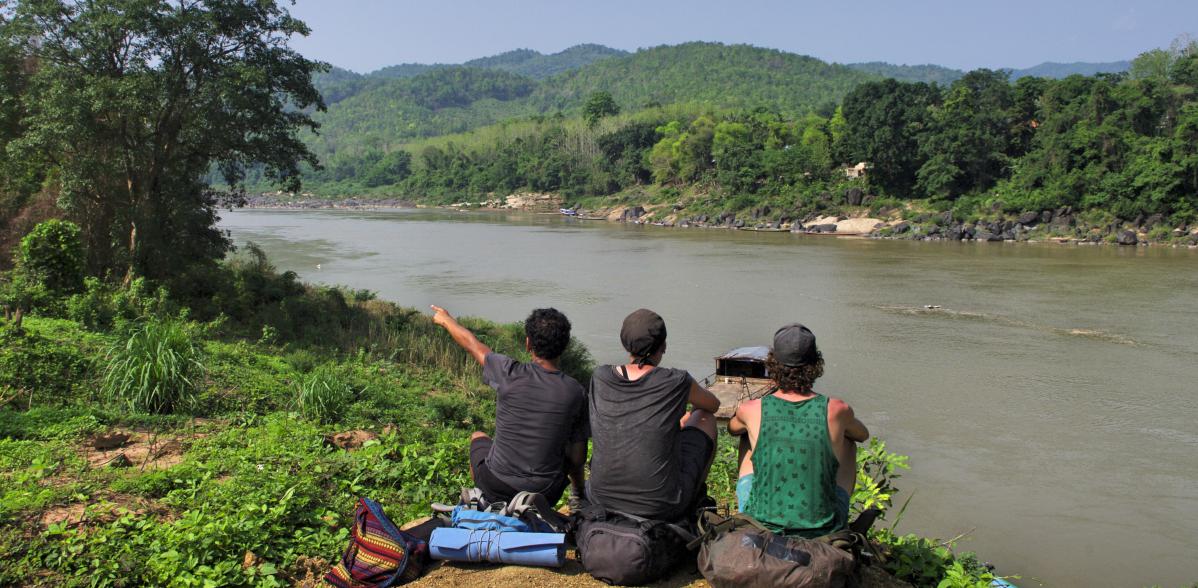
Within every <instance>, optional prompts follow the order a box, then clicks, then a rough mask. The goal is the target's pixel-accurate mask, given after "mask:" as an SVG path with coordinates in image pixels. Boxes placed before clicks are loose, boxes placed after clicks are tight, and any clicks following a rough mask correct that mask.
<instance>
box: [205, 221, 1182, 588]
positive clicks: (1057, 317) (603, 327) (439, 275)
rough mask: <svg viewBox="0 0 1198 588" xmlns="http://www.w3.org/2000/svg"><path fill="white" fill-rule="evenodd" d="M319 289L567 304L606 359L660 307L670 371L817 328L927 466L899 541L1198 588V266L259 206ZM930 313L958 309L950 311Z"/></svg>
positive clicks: (256, 234)
mask: <svg viewBox="0 0 1198 588" xmlns="http://www.w3.org/2000/svg"><path fill="white" fill-rule="evenodd" d="M221 226H222V227H223V228H225V229H228V230H229V231H231V234H232V236H233V238H234V239H235V241H236V242H238V243H239V244H240V243H245V242H246V241H253V242H255V243H258V244H259V245H260V246H262V247H263V249H264V250H265V251H266V252H267V253H268V255H269V256H270V258H271V259H272V261H273V262H274V263H275V264H276V265H277V266H278V267H279V268H280V269H289V270H294V271H296V272H298V273H299V274H300V276H301V277H302V278H303V279H305V280H307V281H314V282H323V283H329V284H346V285H350V286H353V287H355V288H367V289H370V290H374V291H376V292H378V294H379V296H380V297H382V298H385V299H388V300H393V301H396V302H398V303H400V304H403V305H405V306H413V307H417V308H422V309H427V308H428V305H429V304H432V303H436V304H438V305H440V306H444V307H446V308H447V309H449V310H450V312H452V313H454V314H458V315H474V316H481V317H486V318H489V319H493V320H498V321H517V320H522V319H523V318H524V316H525V315H526V314H527V313H528V311H529V310H530V309H532V308H533V307H537V306H554V307H556V308H558V309H560V310H562V311H563V312H565V313H566V314H567V315H568V316H569V317H570V319H571V321H572V322H573V324H574V333H575V335H576V336H578V337H579V338H580V339H581V340H582V341H583V342H584V343H585V344H586V345H587V346H588V348H589V349H590V350H591V352H592V354H593V355H594V356H595V358H596V360H598V361H599V362H614V361H619V360H620V359H621V358H622V349H621V347H620V342H619V328H620V321H621V320H622V319H623V317H624V316H625V315H626V314H627V313H629V312H630V311H632V310H635V309H636V308H639V307H647V308H651V309H654V310H656V311H658V312H659V313H661V315H662V316H663V317H664V318H665V319H666V323H667V325H668V328H669V348H668V352H667V354H666V360H665V361H666V364H667V365H673V366H676V367H684V368H686V369H688V370H690V371H691V373H692V374H694V375H695V376H696V377H698V378H702V377H704V376H707V375H708V374H710V373H711V372H712V371H713V368H714V362H713V361H712V359H711V358H712V357H713V356H715V355H717V354H719V353H721V352H723V351H725V350H728V349H731V348H733V347H738V346H743V345H767V344H769V342H770V340H771V337H772V335H773V332H774V329H776V328H777V327H778V326H780V325H782V324H784V323H788V322H792V321H801V322H803V323H805V324H807V325H808V326H809V327H811V329H812V330H813V331H814V332H815V334H816V336H817V338H818V342H819V346H820V348H821V350H822V351H823V354H824V357H825V361H826V364H827V366H826V372H825V376H824V378H822V379H821V380H820V382H819V383H818V384H817V390H820V391H822V392H824V393H826V394H830V395H833V396H838V397H841V398H844V399H845V400H846V401H848V402H849V403H850V404H851V405H852V406H853V407H854V408H855V409H856V412H857V414H858V416H860V417H861V419H862V420H863V421H865V423H866V424H867V425H868V426H869V427H870V429H871V430H872V432H873V433H874V434H875V435H876V436H878V437H881V438H882V439H884V440H886V441H887V443H888V446H889V448H891V449H892V450H894V451H896V452H899V453H903V454H907V455H910V456H911V462H910V463H911V466H912V469H911V470H910V471H909V472H907V473H905V474H904V476H903V477H902V478H901V479H900V480H899V481H898V484H897V485H898V486H899V487H900V488H901V489H903V490H904V492H903V495H902V496H900V501H901V500H904V499H905V497H906V496H907V495H912V494H913V498H912V500H911V503H910V507H909V508H908V510H907V512H906V514H905V516H904V518H903V520H902V521H901V523H900V525H899V528H898V531H899V532H914V533H919V534H926V535H932V536H938V537H955V536H958V535H961V534H964V535H965V536H964V537H963V538H962V539H961V540H960V541H959V542H958V547H959V548H960V549H963V550H970V551H976V552H978V553H979V554H980V556H981V558H982V559H983V560H984V561H990V562H992V563H994V564H995V565H997V566H998V571H999V573H1002V574H1013V573H1018V574H1021V575H1022V576H1023V579H1022V580H1020V581H1018V582H1017V583H1018V584H1019V585H1020V586H1036V585H1038V584H1040V583H1043V584H1045V585H1049V586H1119V587H1124V586H1147V585H1152V584H1159V585H1161V586H1163V587H1172V586H1182V585H1184V586H1187V587H1188V586H1189V585H1190V583H1192V582H1195V581H1198V394H1196V392H1198V295H1196V294H1198V252H1195V251H1189V250H1186V249H1171V248H1163V247H1150V248H1143V247H1140V248H1117V247H1109V246H1090V247H1084V246H1062V245H1056V244H1021V245H1015V244H1003V243H948V242H937V243H925V242H911V241H880V240H864V239H841V238H831V237H808V236H800V235H790V234H779V233H754V232H746V231H726V230H718V229H670V228H660V227H644V226H633V225H623V224H616V223H607V222H596V221H571V220H567V219H564V218H561V217H557V216H544V215H541V216H537V215H521V214H500V213H455V212H447V211H432V210H395V211H379V212H372V211H275V210H239V211H234V212H230V213H226V214H225V215H224V218H223V220H222V221H221ZM925 305H933V306H938V307H939V308H934V309H927V308H925Z"/></svg>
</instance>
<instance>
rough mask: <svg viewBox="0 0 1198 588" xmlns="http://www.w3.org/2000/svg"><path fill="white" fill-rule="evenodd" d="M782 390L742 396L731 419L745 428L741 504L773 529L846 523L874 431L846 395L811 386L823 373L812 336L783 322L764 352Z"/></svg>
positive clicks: (812, 529)
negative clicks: (859, 452) (860, 460)
mask: <svg viewBox="0 0 1198 588" xmlns="http://www.w3.org/2000/svg"><path fill="white" fill-rule="evenodd" d="M767 366H768V370H769V372H770V375H771V377H772V378H774V380H775V383H776V384H777V385H778V390H777V391H776V392H774V393H772V394H769V395H767V396H765V397H764V398H761V399H760V400H753V401H750V402H745V403H743V404H741V405H740V406H739V407H738V408H737V411H736V414H735V416H733V418H732V421H731V422H730V423H729V424H728V429H729V432H731V433H733V434H737V435H740V434H743V435H745V436H746V440H747V443H742V454H741V464H740V479H739V480H738V482H737V498H738V501H739V504H740V510H741V511H742V512H744V513H745V514H748V515H749V516H752V517H753V518H755V519H757V520H758V521H760V522H761V523H762V524H764V525H765V526H766V527H768V528H770V529H771V530H773V531H775V532H779V533H782V534H786V535H796V536H802V537H818V536H821V535H826V534H828V533H831V532H834V531H837V530H839V529H841V528H843V527H844V526H845V525H846V524H847V521H848V510H849V502H850V498H851V496H852V492H853V486H854V484H855V482H856V443H857V442H860V441H864V440H865V439H867V438H868V437H869V431H868V430H867V429H866V428H865V425H864V424H862V423H861V421H859V420H857V418H856V417H855V416H854V415H853V410H852V408H850V407H849V406H848V405H847V404H845V403H844V402H843V401H841V400H838V399H835V398H829V397H827V396H823V395H820V394H817V393H815V392H814V391H812V389H811V386H812V384H813V383H814V382H815V380H816V379H817V378H819V377H820V376H821V375H822V374H823V358H822V356H821V355H820V354H819V351H818V350H817V349H816V348H815V336H814V335H812V334H811V332H810V331H809V330H807V328H806V327H803V326H802V325H788V326H786V327H783V328H782V329H779V330H778V333H776V334H775V338H774V348H773V349H772V350H771V352H770V356H769V359H768V360H767Z"/></svg>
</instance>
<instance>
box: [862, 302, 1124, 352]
mask: <svg viewBox="0 0 1198 588" xmlns="http://www.w3.org/2000/svg"><path fill="white" fill-rule="evenodd" d="M875 308H877V309H879V310H882V311H884V312H889V313H892V314H905V315H910V316H926V317H933V318H944V319H950V320H963V321H977V322H982V323H991V324H996V325H1003V326H1008V327H1015V328H1020V329H1029V330H1033V331H1040V332H1044V333H1052V334H1056V335H1061V336H1065V337H1080V338H1083V339H1092V340H1095V341H1104V342H1107V343H1118V344H1120V345H1140V344H1141V343H1140V342H1138V341H1136V340H1135V339H1132V338H1131V337H1128V336H1126V335H1122V334H1119V333H1111V332H1108V331H1101V330H1098V329H1084V328H1062V327H1054V326H1051V325H1041V324H1036V323H1031V322H1028V321H1023V320H1019V319H1013V318H1011V317H1007V316H1003V315H999V314H989V313H984V312H970V311H966V310H953V309H951V308H940V307H926V306H924V307H920V306H895V305H878V306H875Z"/></svg>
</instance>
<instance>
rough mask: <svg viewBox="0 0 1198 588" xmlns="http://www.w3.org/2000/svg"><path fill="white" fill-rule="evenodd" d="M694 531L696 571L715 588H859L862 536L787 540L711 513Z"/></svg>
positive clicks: (850, 532) (751, 522) (749, 521)
mask: <svg viewBox="0 0 1198 588" xmlns="http://www.w3.org/2000/svg"><path fill="white" fill-rule="evenodd" d="M872 520H873V517H872V515H871V516H870V517H869V521H870V522H872ZM868 524H869V523H866V524H865V529H868V528H869V527H868ZM699 526H700V528H701V529H702V530H703V534H702V537H701V541H702V545H701V546H700V547H699V571H700V572H701V573H702V574H703V577H704V578H706V579H707V581H708V582H711V585H712V586H714V587H715V588H724V587H726V586H727V587H731V586H736V587H742V586H743V587H747V588H771V587H773V586H793V587H796V588H854V587H856V586H858V585H859V583H860V577H859V571H860V562H861V550H862V548H863V547H867V546H868V542H867V540H866V539H865V535H864V531H861V532H858V531H857V530H856V529H855V528H854V529H846V530H844V531H838V532H836V533H832V534H830V535H825V536H823V537H819V538H817V539H803V538H800V537H786V536H782V535H776V534H774V533H772V532H770V530H769V529H767V528H765V527H764V526H763V525H762V524H761V523H759V522H757V521H756V520H755V519H753V518H752V517H749V516H746V515H743V514H736V515H733V516H731V517H728V518H724V517H721V516H719V515H716V514H715V513H704V515H703V518H702V519H701V521H700V525H699Z"/></svg>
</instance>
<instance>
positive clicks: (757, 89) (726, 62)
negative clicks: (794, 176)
mask: <svg viewBox="0 0 1198 588" xmlns="http://www.w3.org/2000/svg"><path fill="white" fill-rule="evenodd" d="M870 79H874V76H871V75H869V74H866V73H863V72H859V71H855V70H852V69H850V68H848V67H845V66H842V65H834V64H828V63H825V62H823V61H820V60H818V59H815V58H814V57H807V56H803V55H795V54H793V53H786V52H783V51H778V50H776V49H763V48H760V47H752V46H749V45H724V44H721V43H685V44H682V45H673V46H660V47H654V48H651V49H645V50H642V51H638V52H637V53H634V54H632V55H629V56H627V57H624V58H620V59H608V60H604V61H600V62H597V63H593V64H591V65H590V66H588V67H585V68H580V69H577V70H574V71H571V72H567V73H565V74H562V75H560V76H557V77H554V78H551V79H550V80H548V81H547V83H546V84H545V85H543V86H542V87H541V88H540V89H539V90H538V91H537V93H536V95H535V96H534V100H535V101H536V102H537V103H538V104H539V105H540V106H541V107H542V108H545V109H557V108H561V109H568V108H570V107H572V106H574V105H577V104H578V103H580V102H581V101H582V100H583V99H584V98H585V97H586V96H588V95H589V94H591V93H592V92H596V91H600V90H602V91H606V92H610V93H611V94H612V96H614V97H615V99H616V102H617V103H619V104H620V105H621V106H622V107H624V108H626V109H627V108H639V107H643V106H645V105H650V104H673V103H679V102H690V103H701V104H704V105H708V106H711V107H717V108H721V107H751V106H769V107H771V108H776V109H780V110H784V111H794V112H802V111H807V110H810V109H813V108H816V107H820V106H825V105H834V104H835V103H836V102H837V101H839V100H840V99H841V98H842V97H844V95H845V94H847V93H848V92H849V90H852V89H853V88H854V87H855V86H857V85H858V84H860V83H862V82H865V81H868V80H870Z"/></svg>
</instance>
